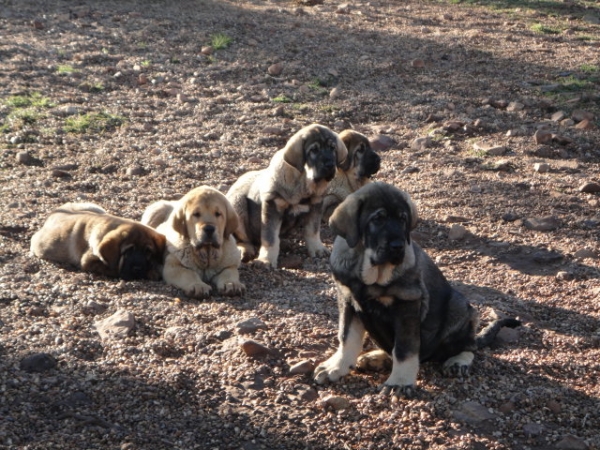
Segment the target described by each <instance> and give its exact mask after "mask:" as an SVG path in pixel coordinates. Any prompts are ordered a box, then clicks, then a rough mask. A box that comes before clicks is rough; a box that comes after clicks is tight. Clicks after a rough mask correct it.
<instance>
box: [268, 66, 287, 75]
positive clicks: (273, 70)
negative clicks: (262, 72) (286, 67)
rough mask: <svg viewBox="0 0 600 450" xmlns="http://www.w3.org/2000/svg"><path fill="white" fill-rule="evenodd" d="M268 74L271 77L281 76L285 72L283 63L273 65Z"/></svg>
mask: <svg viewBox="0 0 600 450" xmlns="http://www.w3.org/2000/svg"><path fill="white" fill-rule="evenodd" d="M267 72H268V73H269V75H273V76H277V75H281V72H283V64H282V63H275V64H272V65H270V66H269V68H268V69H267Z"/></svg>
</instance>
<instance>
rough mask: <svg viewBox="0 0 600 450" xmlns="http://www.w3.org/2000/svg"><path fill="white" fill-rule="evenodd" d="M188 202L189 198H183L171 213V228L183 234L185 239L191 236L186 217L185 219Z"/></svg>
mask: <svg viewBox="0 0 600 450" xmlns="http://www.w3.org/2000/svg"><path fill="white" fill-rule="evenodd" d="M186 204H187V198H185V197H184V198H182V199H181V200H179V203H178V204H177V206H176V207H175V209H174V210H173V212H172V213H171V217H170V218H169V220H170V221H171V228H173V229H174V230H175V231H176V232H177V233H179V234H180V235H182V236H183V237H184V238H185V239H188V238H189V235H188V231H187V226H186V219H185V207H186Z"/></svg>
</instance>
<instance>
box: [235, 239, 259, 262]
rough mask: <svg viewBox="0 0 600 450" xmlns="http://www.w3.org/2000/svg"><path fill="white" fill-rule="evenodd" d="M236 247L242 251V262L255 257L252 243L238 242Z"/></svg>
mask: <svg viewBox="0 0 600 450" xmlns="http://www.w3.org/2000/svg"><path fill="white" fill-rule="evenodd" d="M238 248H239V249H240V251H241V252H242V262H244V263H247V262H249V261H252V260H253V259H254V258H256V249H255V248H254V245H252V244H243V243H240V244H238Z"/></svg>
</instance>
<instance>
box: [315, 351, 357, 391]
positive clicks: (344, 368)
mask: <svg viewBox="0 0 600 450" xmlns="http://www.w3.org/2000/svg"><path fill="white" fill-rule="evenodd" d="M350 368H351V367H350V365H349V364H347V363H344V360H343V358H341V357H340V355H339V354H337V353H336V354H334V355H333V356H332V357H331V358H329V359H328V360H327V361H324V362H322V363H321V364H319V365H318V366H317V368H316V369H315V371H314V375H313V378H314V380H315V381H316V382H317V383H318V384H323V383H325V382H326V381H327V380H329V381H338V380H339V379H340V378H342V377H343V376H344V375H348V374H349V373H350Z"/></svg>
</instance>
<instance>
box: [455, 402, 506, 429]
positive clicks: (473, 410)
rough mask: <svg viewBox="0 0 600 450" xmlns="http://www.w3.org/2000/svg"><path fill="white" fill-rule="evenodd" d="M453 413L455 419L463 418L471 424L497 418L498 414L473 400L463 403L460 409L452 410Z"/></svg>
mask: <svg viewBox="0 0 600 450" xmlns="http://www.w3.org/2000/svg"><path fill="white" fill-rule="evenodd" d="M452 415H453V416H454V418H455V419H457V420H462V421H464V422H467V423H468V424H470V425H477V424H478V423H480V422H483V421H484V420H491V419H494V418H496V415H495V414H493V413H491V412H489V410H488V409H487V408H486V407H485V406H483V405H481V404H480V403H477V402H473V401H469V402H465V403H463V404H462V405H461V406H460V409H457V410H455V411H453V412H452Z"/></svg>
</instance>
